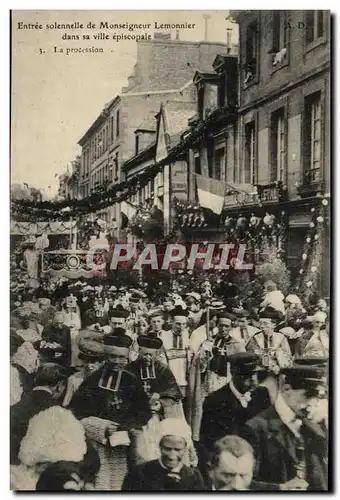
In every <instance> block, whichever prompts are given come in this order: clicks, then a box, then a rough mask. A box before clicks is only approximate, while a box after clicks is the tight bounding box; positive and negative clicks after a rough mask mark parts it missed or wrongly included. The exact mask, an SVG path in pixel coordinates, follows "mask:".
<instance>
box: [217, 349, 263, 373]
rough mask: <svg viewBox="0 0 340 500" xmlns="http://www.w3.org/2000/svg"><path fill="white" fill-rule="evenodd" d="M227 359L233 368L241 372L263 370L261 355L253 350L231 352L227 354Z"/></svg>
mask: <svg viewBox="0 0 340 500" xmlns="http://www.w3.org/2000/svg"><path fill="white" fill-rule="evenodd" d="M226 361H228V362H229V363H230V366H231V368H232V369H233V370H237V371H238V372H239V373H240V374H248V373H253V372H255V371H260V370H261V359H260V357H259V356H258V355H257V354H253V353H251V352H238V353H235V354H231V355H230V356H227V358H226Z"/></svg>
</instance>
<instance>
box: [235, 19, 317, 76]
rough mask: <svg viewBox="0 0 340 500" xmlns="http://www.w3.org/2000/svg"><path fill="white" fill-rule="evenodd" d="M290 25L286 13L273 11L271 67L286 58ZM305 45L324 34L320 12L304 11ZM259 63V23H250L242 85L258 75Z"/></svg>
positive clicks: (255, 21)
mask: <svg viewBox="0 0 340 500" xmlns="http://www.w3.org/2000/svg"><path fill="white" fill-rule="evenodd" d="M289 29H290V23H289V20H288V18H287V13H286V11H280V10H276V11H273V25H272V36H273V43H272V48H271V51H270V52H271V54H272V57H273V60H272V66H273V67H275V66H278V65H280V64H281V63H282V62H283V61H285V60H286V58H287V50H288V31H289ZM304 30H305V42H306V45H309V44H311V43H313V42H314V41H315V40H317V39H319V38H322V37H323V36H324V34H325V19H324V12H323V11H322V10H309V11H306V17H305V22H304ZM259 63H260V31H259V21H258V20H254V21H252V22H251V23H250V24H249V25H248V27H247V32H246V40H245V64H244V77H245V78H244V83H245V84H248V83H250V82H251V81H253V80H254V78H255V77H256V76H257V75H258V73H259Z"/></svg>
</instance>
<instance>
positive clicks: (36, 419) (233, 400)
mask: <svg viewBox="0 0 340 500" xmlns="http://www.w3.org/2000/svg"><path fill="white" fill-rule="evenodd" d="M14 288H15V293H16V295H15V302H13V301H12V312H11V334H10V347H11V424H10V425H11V429H10V439H11V489H13V490H16V491H21V490H26V491H27V490H30V491H32V490H38V491H79V490H96V491H105V490H111V491H117V490H123V491H171V490H176V491H190V490H196V491H204V490H206V491H209V490H210V491H215V490H216V491H217V490H260V491H266V490H312V491H314V490H327V489H328V487H329V482H328V477H327V472H328V470H327V469H328V461H327V457H328V439H327V437H328V358H329V340H328V339H329V333H328V328H329V326H328V325H329V317H328V316H329V312H328V308H327V304H326V302H325V301H324V300H319V302H317V303H316V304H315V305H314V306H313V307H312V308H305V306H304V304H302V303H301V300H300V298H299V297H298V296H297V295H293V294H290V295H288V296H286V297H284V295H283V294H282V293H281V291H280V290H278V287H277V286H276V284H275V283H273V282H267V283H266V284H265V285H264V289H263V297H262V302H261V304H260V306H259V307H258V308H256V309H255V310H254V309H253V310H250V311H249V310H246V309H245V308H243V307H242V306H240V307H236V308H235V307H233V308H231V307H230V305H229V304H228V303H224V302H223V301H220V300H215V299H214V297H211V296H210V297H209V300H206V295H205V294H204V293H203V292H202V294H198V293H195V292H193V293H187V294H185V295H183V296H179V295H177V294H174V293H169V295H168V296H167V297H166V298H165V299H164V298H163V299H162V300H160V298H159V297H151V298H150V297H147V296H146V294H145V293H144V292H143V291H141V290H139V289H130V290H128V289H126V288H120V289H119V290H117V288H116V287H114V286H109V285H107V286H97V287H92V286H90V285H88V284H87V283H85V282H78V283H76V284H74V285H73V287H71V286H68V284H67V283H63V284H62V286H61V287H59V289H56V290H54V291H53V293H51V291H50V290H49V291H47V290H45V291H44V290H43V289H39V290H37V289H30V288H27V287H26V286H24V285H22V284H21V285H20V284H18V285H17V286H15V287H14ZM208 295H209V294H208ZM210 295H211V294H210ZM306 309H307V310H306Z"/></svg>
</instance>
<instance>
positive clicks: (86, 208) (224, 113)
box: [11, 106, 236, 220]
mask: <svg viewBox="0 0 340 500" xmlns="http://www.w3.org/2000/svg"><path fill="white" fill-rule="evenodd" d="M235 116H236V110H235V109H234V108H233V107H230V106H229V107H226V108H221V109H217V110H215V111H214V112H213V113H211V115H209V116H208V118H207V119H205V120H202V121H200V122H199V123H198V125H197V126H196V127H195V129H193V130H192V131H190V132H189V133H188V134H187V135H186V136H185V137H182V139H181V141H180V142H179V143H178V144H176V146H174V147H173V148H172V149H171V150H170V151H169V154H168V156H167V157H166V158H163V159H162V160H160V161H159V162H156V163H155V164H153V165H150V166H148V167H147V168H146V169H145V170H144V172H143V173H141V174H139V175H138V177H137V176H136V177H132V178H131V179H129V180H128V181H123V182H121V183H119V184H116V185H114V186H112V187H111V188H108V187H107V185H105V186H99V187H98V188H97V189H96V190H95V191H94V192H93V193H92V194H90V195H89V196H88V197H86V198H83V199H80V200H78V199H67V200H62V201H40V202H34V201H32V200H12V203H11V212H12V217H14V218H15V217H19V218H20V219H21V220H32V218H34V219H35V220H37V219H40V220H52V219H57V220H66V219H70V218H71V217H78V216H79V215H82V214H89V213H93V212H96V211H97V210H102V209H104V208H107V207H109V206H112V205H113V204H115V203H120V202H122V201H126V200H127V199H128V198H130V197H131V196H133V195H135V194H137V192H138V191H139V190H141V189H143V188H144V187H145V186H147V185H148V183H149V181H151V180H152V179H154V178H155V177H156V175H157V174H158V173H159V172H161V171H162V169H163V167H164V166H165V165H168V164H169V163H173V162H174V161H176V160H178V158H180V157H181V156H183V154H185V153H186V152H187V151H188V150H189V148H190V147H192V146H193V145H194V144H195V143H197V141H199V140H201V139H202V138H203V136H204V135H205V134H207V133H208V132H209V131H210V130H211V129H212V128H213V127H216V126H218V125H219V124H221V123H225V121H226V119H227V120H232V119H233V118H234V117H235Z"/></svg>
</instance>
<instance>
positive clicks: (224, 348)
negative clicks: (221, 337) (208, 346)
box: [218, 345, 228, 356]
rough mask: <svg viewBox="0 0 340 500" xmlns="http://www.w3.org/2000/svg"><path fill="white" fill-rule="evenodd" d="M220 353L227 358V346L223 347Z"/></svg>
mask: <svg viewBox="0 0 340 500" xmlns="http://www.w3.org/2000/svg"><path fill="white" fill-rule="evenodd" d="M218 351H219V353H220V355H221V356H226V355H227V354H228V349H227V346H226V345H224V346H223V347H222V349H219V350H218Z"/></svg>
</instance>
